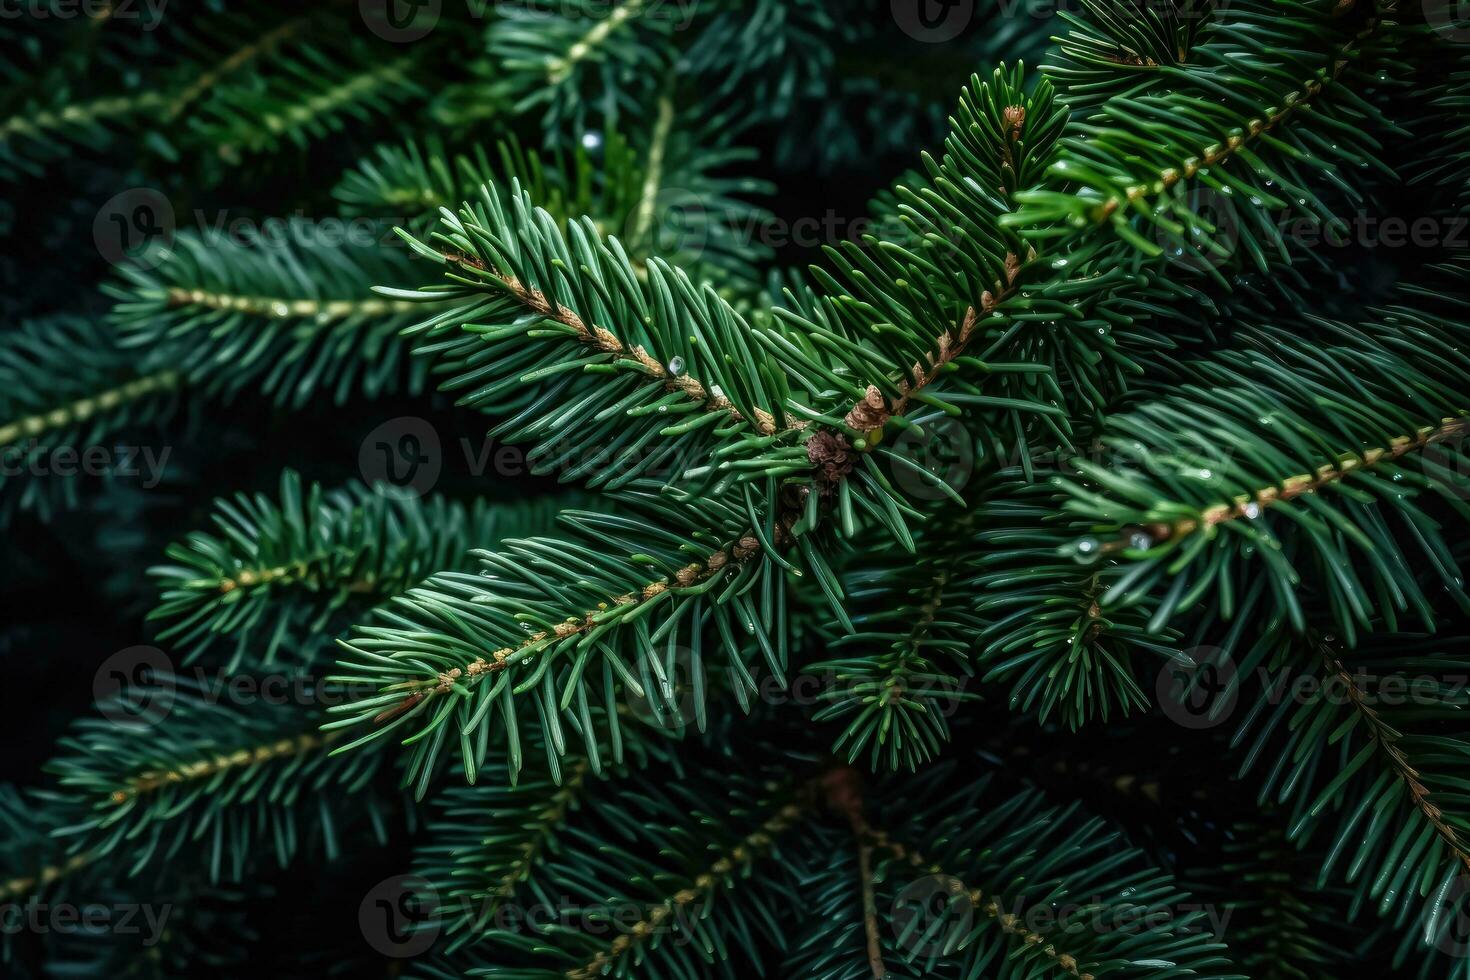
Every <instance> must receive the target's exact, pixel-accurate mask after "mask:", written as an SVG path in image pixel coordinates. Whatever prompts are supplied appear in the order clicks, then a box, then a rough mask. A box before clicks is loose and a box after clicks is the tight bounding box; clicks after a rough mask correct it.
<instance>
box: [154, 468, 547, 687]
mask: <svg viewBox="0 0 1470 980" xmlns="http://www.w3.org/2000/svg"><path fill="white" fill-rule="evenodd" d="M216 508H217V513H216V515H215V518H214V521H215V528H216V530H215V532H214V533H209V532H204V531H198V532H195V533H194V534H192V535H190V536H189V538H188V539H187V540H186V541H185V542H181V543H179V544H175V545H172V546H170V547H169V549H168V551H167V552H166V554H167V556H168V558H170V559H171V560H173V561H174V562H177V564H173V565H161V566H158V567H156V568H153V569H150V574H151V575H152V576H153V577H154V579H155V580H156V581H157V583H158V587H159V591H160V592H161V601H160V602H159V604H158V606H157V608H156V609H154V611H153V614H152V617H151V618H153V619H154V620H156V621H160V622H161V623H163V624H164V625H163V627H162V628H160V629H159V631H158V638H159V640H161V641H164V642H167V643H169V644H170V645H172V646H174V647H175V648H178V649H181V650H183V651H185V652H186V660H187V661H192V660H195V659H197V658H199V657H202V656H205V655H206V654H208V653H209V652H210V650H211V649H212V648H213V647H214V646H215V645H217V644H219V643H221V642H222V641H223V640H225V639H226V638H228V640H229V642H230V643H231V644H232V645H233V651H231V652H230V653H229V655H228V657H227V658H226V659H227V661H228V664H229V666H230V669H232V670H233V669H235V668H237V667H238V666H239V665H240V664H241V663H244V662H251V663H260V664H270V663H272V662H273V661H275V660H276V659H277V658H278V656H280V657H283V658H284V659H287V660H289V661H294V662H296V663H310V662H312V661H313V660H314V659H316V655H317V653H318V652H319V650H320V649H321V647H322V646H323V644H324V642H325V640H326V639H327V638H328V637H330V636H331V634H332V633H333V632H335V631H336V630H340V629H341V628H342V627H343V625H344V617H351V616H354V615H361V614H362V613H363V612H366V611H367V610H368V609H371V608H372V607H373V606H375V605H377V604H378V603H379V602H382V601H384V600H386V599H389V598H391V597H393V596H396V595H398V594H399V593H402V592H406V591H407V590H408V589H409V587H410V586H413V585H416V584H418V583H419V582H420V581H421V580H423V579H425V578H428V577H429V576H430V575H432V574H433V573H435V572H438V571H442V570H445V569H450V568H455V567H458V566H461V565H464V564H466V563H468V561H469V550H470V549H471V548H474V547H481V546H487V545H493V544H496V543H498V542H499V541H500V539H501V538H502V537H505V536H506V535H507V534H512V533H513V534H525V533H528V532H534V531H537V530H549V529H550V528H551V526H552V523H553V519H554V517H555V508H554V506H552V502H551V501H544V500H533V501H529V502H527V503H525V504H519V505H496V506H492V505H489V504H486V503H485V502H484V501H476V502H475V503H474V504H473V505H472V506H470V507H464V506H462V505H460V504H458V503H454V502H450V501H447V500H445V499H444V498H442V497H437V496H436V497H430V498H427V499H424V498H419V497H409V496H404V495H402V494H401V493H397V492H395V491H394V488H392V487H379V488H368V487H362V486H354V487H349V488H348V489H345V490H339V491H334V492H332V493H325V492H323V490H322V488H321V487H320V486H318V485H316V484H311V485H309V486H306V487H303V486H302V484H301V479H300V477H299V476H297V474H296V473H294V472H293V471H290V470H287V471H286V472H284V473H283V474H282V475H281V491H280V496H279V500H278V501H277V500H271V499H269V498H267V497H265V496H263V495H256V496H253V497H248V496H246V495H244V494H241V495H239V496H237V497H236V498H235V499H234V500H229V501H227V500H221V501H218V502H217V504H216ZM334 623H335V624H337V625H336V627H335V629H334V626H333V624H334Z"/></svg>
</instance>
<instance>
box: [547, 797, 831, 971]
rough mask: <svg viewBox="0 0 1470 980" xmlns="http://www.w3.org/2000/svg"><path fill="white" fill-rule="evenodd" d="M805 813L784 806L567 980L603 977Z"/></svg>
mask: <svg viewBox="0 0 1470 980" xmlns="http://www.w3.org/2000/svg"><path fill="white" fill-rule="evenodd" d="M802 813H803V810H802V808H801V807H800V806H798V805H796V804H795V803H790V804H787V805H785V806H783V807H781V809H780V810H779V811H777V813H776V814H775V815H774V816H772V817H771V818H770V819H769V820H767V821H766V822H765V823H763V824H761V826H760V829H759V830H756V831H754V832H752V833H750V834H747V835H746V836H745V838H744V839H742V840H741V841H740V843H739V844H736V845H735V847H733V848H731V850H730V853H728V854H726V855H725V856H724V857H722V858H720V859H719V860H717V861H716V862H715V863H714V864H712V865H710V867H709V870H707V871H705V872H703V873H701V874H699V875H698V876H696V877H695V879H694V882H693V887H691V888H683V889H680V890H679V891H678V892H675V893H674V894H673V895H672V896H670V897H669V898H668V899H666V900H665V901H663V902H660V903H658V904H657V905H653V906H650V907H649V908H648V910H647V911H646V912H645V913H644V915H643V917H642V918H641V919H639V920H638V922H637V923H635V924H634V925H633V927H632V928H631V929H630V930H628V931H627V932H625V933H622V934H620V935H619V936H618V937H617V938H615V939H614V940H613V941H612V943H611V944H610V945H609V946H608V948H607V949H605V950H603V951H602V952H599V953H598V954H597V955H596V956H594V957H593V958H592V959H591V960H590V961H588V962H587V963H585V964H584V965H582V966H579V967H576V968H574V969H571V970H568V971H567V972H566V978H567V980H595V978H597V977H600V976H602V975H603V974H604V973H606V971H607V968H608V967H609V966H610V965H611V964H612V963H613V962H615V961H616V960H617V959H618V958H619V957H620V956H622V955H623V954H625V953H627V952H628V950H630V949H632V948H633V946H634V945H635V944H636V943H640V942H642V941H644V940H645V939H647V938H648V937H649V936H651V935H653V934H654V932H655V931H656V930H657V929H658V928H659V926H660V925H662V924H663V922H664V921H666V920H667V919H668V918H669V917H670V916H672V915H674V914H675V913H676V911H677V910H679V909H683V908H688V907H689V906H690V905H693V904H694V903H695V902H698V901H699V900H700V899H702V898H704V897H705V896H707V895H709V894H710V893H711V892H713V891H714V889H715V888H716V887H718V886H719V885H720V884H721V883H722V882H724V881H728V880H729V879H730V877H731V875H733V874H734V873H736V872H737V871H738V870H740V869H741V868H744V867H746V866H748V865H749V864H750V863H751V862H752V861H754V860H755V859H756V858H758V857H760V856H762V855H764V854H765V853H766V852H767V851H769V850H770V849H771V847H772V845H773V844H774V843H775V840H776V838H777V837H778V836H780V835H781V834H782V833H784V832H785V831H787V830H789V829H790V828H791V827H792V826H793V825H794V824H795V823H796V822H797V820H798V819H800V818H801V816H802Z"/></svg>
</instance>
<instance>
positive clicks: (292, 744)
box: [109, 732, 342, 804]
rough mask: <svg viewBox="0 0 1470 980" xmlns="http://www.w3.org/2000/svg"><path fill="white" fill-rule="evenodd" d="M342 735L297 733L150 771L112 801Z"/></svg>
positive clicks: (255, 763)
mask: <svg viewBox="0 0 1470 980" xmlns="http://www.w3.org/2000/svg"><path fill="white" fill-rule="evenodd" d="M341 737H342V735H341V733H340V732H328V733H326V734H325V735H313V734H306V735H298V736H296V737H295V738H283V739H279V740H277V741H275V742H271V743H270V744H268V745H258V746H256V747H255V748H253V749H237V750H236V751H234V752H231V753H229V754H227V755H216V756H214V757H213V758H209V759H200V760H199V761H198V762H191V763H189V764H188V765H186V766H182V767H180V768H178V769H152V770H148V771H146V772H142V773H139V774H138V775H136V776H134V777H132V778H130V779H129V780H128V781H127V782H126V784H125V785H124V786H123V787H122V788H120V789H116V790H113V792H112V794H111V796H110V797H109V798H110V799H111V800H112V802H113V803H117V804H122V803H126V802H128V801H129V800H131V799H134V798H135V797H138V796H143V795H145V794H148V793H152V792H154V791H155V790H158V789H161V788H163V787H165V786H176V785H179V784H182V783H188V782H193V781H194V780H197V779H208V778H209V777H211V776H214V775H216V774H218V773H221V772H225V771H227V770H230V769H242V768H245V767H246V766H258V765H261V764H263V763H266V762H271V761H273V760H275V759H284V758H288V757H291V756H298V755H305V754H307V753H308V752H314V751H316V750H317V749H322V748H325V747H327V746H328V745H330V744H332V743H333V742H335V741H337V740H338V739H339V738H341Z"/></svg>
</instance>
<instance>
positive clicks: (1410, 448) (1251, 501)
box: [1102, 416, 1470, 552]
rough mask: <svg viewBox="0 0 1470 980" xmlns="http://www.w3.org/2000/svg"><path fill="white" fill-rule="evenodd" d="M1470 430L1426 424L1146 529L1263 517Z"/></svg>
mask: <svg viewBox="0 0 1470 980" xmlns="http://www.w3.org/2000/svg"><path fill="white" fill-rule="evenodd" d="M1467 431H1470V417H1464V416H1462V417H1459V418H1449V419H1444V420H1443V421H1442V422H1441V423H1440V424H1439V425H1438V426H1433V427H1431V426H1425V427H1424V428H1421V429H1420V430H1419V431H1418V432H1416V433H1415V434H1414V435H1412V436H1399V437H1397V438H1395V439H1393V440H1391V441H1390V442H1389V444H1388V446H1387V447H1384V448H1378V447H1375V448H1373V449H1368V450H1366V451H1364V452H1363V453H1362V454H1361V455H1354V454H1348V455H1344V456H1342V457H1341V458H1339V459H1338V461H1337V462H1336V463H1324V464H1322V465H1321V466H1319V467H1318V468H1317V471H1316V472H1315V473H1302V474H1299V475H1297V476H1290V477H1287V478H1286V479H1285V480H1283V481H1281V485H1280V486H1270V487H1263V488H1262V489H1260V490H1257V491H1255V492H1254V493H1249V494H1242V495H1241V496H1239V497H1236V498H1235V501H1234V503H1231V504H1216V505H1215V506H1213V507H1208V508H1206V509H1205V510H1203V511H1201V512H1200V515H1199V517H1198V518H1194V517H1186V518H1183V519H1181V520H1177V521H1173V522H1167V523H1165V522H1155V523H1153V524H1146V525H1144V528H1143V529H1144V530H1145V531H1146V532H1147V533H1148V535H1149V537H1150V538H1151V539H1152V540H1153V541H1154V542H1155V543H1157V542H1161V541H1169V540H1172V539H1176V538H1182V537H1187V536H1188V535H1190V534H1193V533H1195V532H1196V531H1200V530H1204V529H1206V528H1211V527H1215V526H1217V525H1220V524H1224V523H1226V522H1228V521H1234V520H1239V519H1240V518H1242V517H1246V518H1251V517H1256V516H1259V515H1260V513H1261V512H1262V511H1264V510H1265V509H1266V508H1268V507H1274V506H1276V505H1277V504H1281V503H1285V502H1287V501H1291V500H1295V499H1296V498H1297V497H1300V496H1302V495H1304V494H1308V493H1316V492H1317V491H1318V490H1321V489H1323V488H1324V487H1328V486H1331V485H1332V484H1334V483H1337V482H1338V481H1339V480H1343V479H1346V478H1347V477H1349V476H1351V475H1352V474H1354V473H1358V472H1362V471H1364V470H1368V469H1371V468H1372V467H1373V466H1376V465H1378V464H1379V463H1382V462H1384V461H1389V460H1395V459H1398V458H1399V457H1400V456H1403V455H1405V454H1407V453H1411V452H1415V451H1417V450H1420V449H1423V448H1425V447H1426V446H1431V445H1433V444H1435V443H1437V442H1443V441H1445V440H1447V439H1455V438H1458V437H1460V436H1462V435H1464V434H1465V433H1466V432H1467ZM1130 537H1131V534H1127V533H1125V534H1124V535H1123V536H1121V537H1119V538H1117V539H1116V540H1113V541H1109V542H1107V543H1106V544H1104V545H1103V548H1102V550H1103V551H1104V552H1116V551H1121V550H1123V549H1125V548H1128V547H1131V545H1130V544H1129V538H1130Z"/></svg>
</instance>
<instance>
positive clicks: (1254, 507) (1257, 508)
mask: <svg viewBox="0 0 1470 980" xmlns="http://www.w3.org/2000/svg"><path fill="white" fill-rule="evenodd" d="M1241 513H1242V514H1244V515H1245V516H1246V517H1247V518H1248V519H1249V520H1252V521H1253V520H1255V519H1256V518H1257V517H1260V516H1261V505H1260V504H1258V503H1256V502H1255V501H1254V500H1252V501H1251V502H1250V503H1248V504H1246V505H1245V507H1244V508H1242V509H1241Z"/></svg>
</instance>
